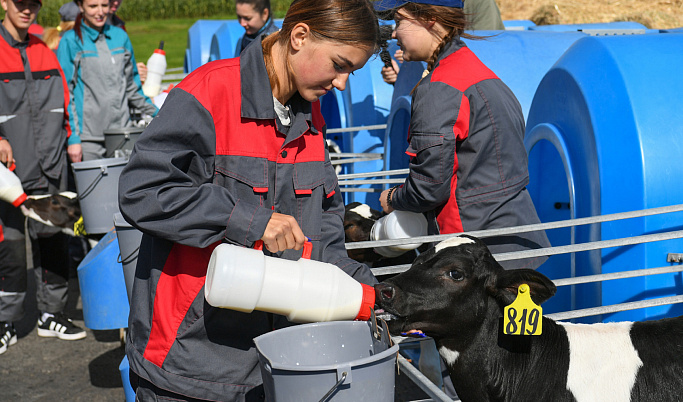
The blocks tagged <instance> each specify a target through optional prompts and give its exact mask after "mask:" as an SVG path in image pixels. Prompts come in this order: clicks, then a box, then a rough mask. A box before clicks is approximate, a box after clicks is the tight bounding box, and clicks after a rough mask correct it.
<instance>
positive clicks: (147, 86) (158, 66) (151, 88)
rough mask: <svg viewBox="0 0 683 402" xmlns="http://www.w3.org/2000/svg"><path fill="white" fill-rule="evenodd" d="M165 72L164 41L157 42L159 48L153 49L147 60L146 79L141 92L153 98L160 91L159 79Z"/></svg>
mask: <svg viewBox="0 0 683 402" xmlns="http://www.w3.org/2000/svg"><path fill="white" fill-rule="evenodd" d="M164 74H166V52H165V51H164V41H161V42H159V48H158V49H156V50H154V53H152V56H151V57H150V58H149V60H147V79H146V80H145V83H144V84H143V85H142V92H144V93H145V95H147V96H148V97H150V98H153V97H155V96H157V95H159V93H160V92H161V79H162V78H163V76H164Z"/></svg>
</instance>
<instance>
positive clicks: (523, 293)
mask: <svg viewBox="0 0 683 402" xmlns="http://www.w3.org/2000/svg"><path fill="white" fill-rule="evenodd" d="M542 324H543V309H542V308H541V307H540V306H538V305H536V303H534V301H533V300H531V292H530V290H529V285H527V284H526V283H524V284H522V285H520V286H519V288H518V289H517V298H516V299H515V301H513V302H512V304H510V305H509V306H507V307H505V309H504V310H503V333H505V334H506V335H541V331H542Z"/></svg>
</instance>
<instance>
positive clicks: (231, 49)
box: [208, 19, 282, 61]
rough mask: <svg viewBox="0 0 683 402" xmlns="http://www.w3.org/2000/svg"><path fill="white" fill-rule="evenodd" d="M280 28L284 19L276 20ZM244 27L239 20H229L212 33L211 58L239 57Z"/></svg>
mask: <svg viewBox="0 0 683 402" xmlns="http://www.w3.org/2000/svg"><path fill="white" fill-rule="evenodd" d="M273 23H274V24H275V26H277V27H278V28H280V27H282V19H278V20H274V21H273ZM243 36H244V28H243V27H242V25H240V23H239V21H238V20H227V21H224V23H223V24H222V25H221V26H220V27H219V28H218V29H217V30H216V32H215V33H214V34H213V35H211V44H210V46H209V60H208V61H214V60H222V59H229V58H232V57H237V56H239V54H240V49H241V48H242V37H243Z"/></svg>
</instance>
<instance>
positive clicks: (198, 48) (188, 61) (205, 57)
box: [183, 20, 225, 73]
mask: <svg viewBox="0 0 683 402" xmlns="http://www.w3.org/2000/svg"><path fill="white" fill-rule="evenodd" d="M224 23H225V21H223V20H197V22H195V23H194V24H193V25H192V26H191V27H190V29H189V30H188V31H187V47H186V48H185V61H184V66H183V69H184V71H185V72H186V73H191V72H192V71H194V70H195V69H196V68H198V67H199V66H201V65H202V64H204V63H206V62H207V61H209V50H210V48H211V37H213V34H214V32H216V30H217V29H218V28H220V26H221V25H223V24H224Z"/></svg>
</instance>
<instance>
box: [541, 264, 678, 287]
mask: <svg viewBox="0 0 683 402" xmlns="http://www.w3.org/2000/svg"><path fill="white" fill-rule="evenodd" d="M675 272H683V265H673V266H668V267H659V268H646V269H635V270H632V271H621V272H613V273H609V274H598V275H586V276H577V277H574V278H563V279H554V280H553V283H554V284H555V286H557V287H560V286H569V285H580V284H582V283H592V282H603V281H611V280H614V279H627V278H636V277H639V276H648V275H659V274H671V273H675Z"/></svg>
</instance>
